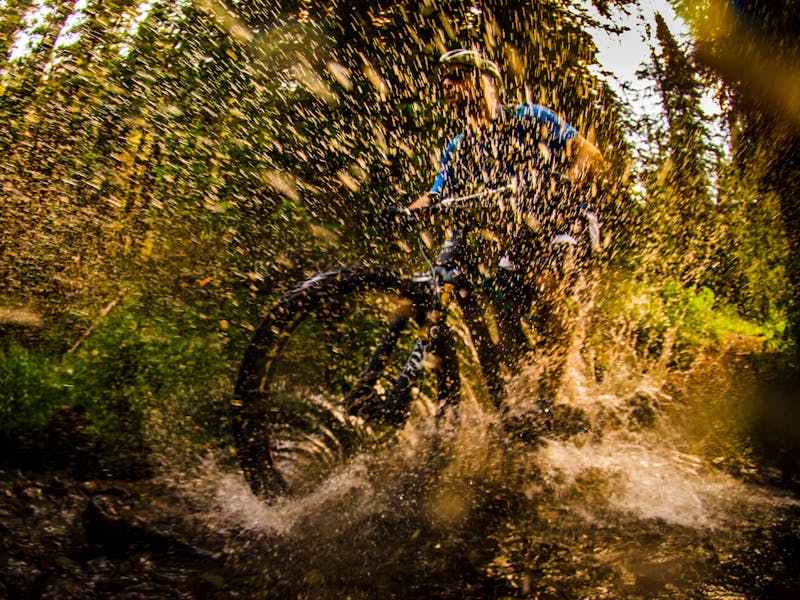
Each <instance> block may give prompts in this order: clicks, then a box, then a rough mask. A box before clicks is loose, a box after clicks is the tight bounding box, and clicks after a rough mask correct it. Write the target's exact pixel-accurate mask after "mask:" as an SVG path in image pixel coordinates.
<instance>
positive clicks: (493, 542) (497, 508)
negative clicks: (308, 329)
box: [187, 356, 800, 598]
mask: <svg viewBox="0 0 800 600" xmlns="http://www.w3.org/2000/svg"><path fill="white" fill-rule="evenodd" d="M576 363H577V359H576V357H575V356H573V357H572V359H571V365H572V366H571V368H570V373H569V374H568V377H567V379H568V383H567V385H565V389H566V392H565V393H564V397H563V398H562V402H563V403H565V404H568V405H571V406H573V407H574V408H576V409H578V408H579V409H580V410H581V411H583V412H584V413H585V414H586V415H587V420H588V421H589V422H590V424H591V425H590V426H589V427H588V429H587V430H584V431H582V432H580V433H578V434H575V435H568V436H563V435H559V434H558V433H557V432H554V434H553V436H552V437H551V438H549V439H547V440H545V441H543V442H542V443H538V444H529V443H521V442H515V441H510V440H508V439H506V437H505V436H504V435H503V434H502V428H501V427H500V425H499V422H498V418H497V415H496V414H494V413H493V412H487V411H485V410H483V409H482V408H481V405H480V403H479V402H478V401H477V400H476V398H475V397H474V396H473V397H468V398H467V399H466V400H465V401H464V402H463V403H462V405H461V407H460V411H459V414H458V415H457V416H453V417H452V418H451V419H449V420H446V423H443V424H440V427H438V428H433V427H432V426H431V423H430V421H429V420H426V419H425V418H422V419H421V420H420V421H419V422H417V421H414V420H412V422H411V423H409V425H407V426H406V428H405V429H404V431H403V432H402V434H401V435H400V436H399V438H398V440H397V443H396V444H394V445H390V446H388V447H385V448H380V449H378V450H375V451H372V452H368V453H364V454H362V455H360V456H358V457H357V458H356V459H354V460H353V461H352V462H351V463H350V464H348V465H347V466H346V467H344V468H343V469H342V470H341V471H339V472H338V473H336V474H335V475H334V476H333V477H331V478H330V479H329V480H328V481H327V482H325V484H324V485H323V486H321V487H320V488H319V489H318V490H316V491H315V492H314V493H312V494H310V495H308V496H305V497H301V498H287V499H281V500H279V501H277V502H275V503H273V504H271V505H267V504H264V503H263V502H262V501H260V500H258V499H256V498H255V497H254V496H253V495H252V494H251V493H250V491H249V489H248V488H247V486H246V484H245V483H244V480H243V479H242V477H241V476H240V475H238V474H233V473H230V472H228V471H226V470H225V469H224V468H222V467H220V466H219V464H218V463H217V462H216V461H214V460H212V459H209V460H207V461H206V462H205V463H204V465H203V467H202V469H201V471H203V474H202V475H201V476H200V477H199V479H196V480H193V481H191V482H189V483H187V487H188V491H189V492H190V493H191V494H193V495H194V496H195V498H197V499H198V503H199V502H200V500H199V499H200V498H203V500H202V503H203V504H204V506H205V511H206V512H207V519H208V521H209V522H213V523H216V525H217V526H220V527H223V528H224V529H226V530H227V531H229V532H230V534H229V535H230V542H229V544H228V546H227V550H226V552H227V553H228V559H229V561H230V563H231V565H233V566H234V567H235V568H236V569H237V570H242V571H244V572H246V573H249V577H250V582H251V584H252V585H253V586H255V587H258V588H262V589H264V590H268V591H265V592H264V594H263V597H285V595H287V594H289V595H297V596H300V597H321V598H327V597H330V598H334V597H345V596H349V597H354V598H361V597H363V598H372V597H392V596H396V597H459V598H464V597H483V596H484V595H485V594H487V593H489V594H495V595H502V594H506V593H511V594H517V595H522V596H530V597H542V598H548V597H564V595H566V596H569V597H592V598H594V597H598V598H600V597H607V598H615V597H714V598H739V597H749V594H751V593H753V590H754V589H756V588H755V587H754V586H755V585H756V582H755V580H752V581H751V580H750V579H748V577H749V578H753V577H755V575H754V573H756V572H757V569H758V568H762V569H767V570H769V569H772V570H773V571H774V572H780V570H781V569H782V568H783V566H782V565H784V564H785V563H786V562H787V561H788V560H789V559H787V558H785V557H784V555H785V553H786V549H785V548H784V547H783V546H782V545H781V544H782V543H784V542H780V540H778V538H779V537H780V536H785V537H787V539H792V536H793V535H796V534H797V531H796V527H795V529H794V530H793V529H792V527H793V526H792V525H791V520H790V518H789V517H790V516H791V515H792V514H796V513H797V512H798V508H800V505H798V503H797V502H796V501H795V500H793V499H791V498H789V497H787V496H784V495H782V494H780V493H778V492H776V491H773V490H770V489H768V488H765V487H760V486H756V485H753V484H749V483H746V482H744V481H742V480H741V479H739V478H736V477H734V476H733V475H731V474H729V473H726V472H723V471H722V470H720V469H718V468H717V467H716V466H715V464H714V462H713V461H712V460H709V458H708V457H704V456H702V455H699V454H693V453H691V452H690V451H688V450H689V449H688V448H686V447H685V446H686V444H685V442H683V443H682V442H681V439H682V438H681V437H680V436H679V435H677V433H679V432H676V430H675V426H674V423H672V422H671V421H670V411H669V410H668V409H667V407H666V403H667V402H668V399H665V398H666V397H665V396H664V394H663V392H662V397H661V398H660V399H658V400H657V401H653V400H652V398H651V399H650V404H651V405H652V406H654V407H655V408H654V409H653V410H654V413H655V414H656V420H655V421H654V422H653V421H650V420H647V419H644V420H643V419H642V418H641V414H638V413H637V409H638V410H639V412H641V409H642V406H643V405H646V403H645V402H644V401H643V400H642V397H645V396H646V394H643V393H642V390H647V391H648V393H649V394H654V393H656V392H657V387H658V386H657V384H656V383H654V381H653V380H652V378H651V379H647V378H644V377H642V376H639V381H638V386H634V385H633V383H632V382H630V381H628V382H627V383H626V385H625V386H622V387H621V388H620V389H624V392H625V395H615V394H614V393H612V390H610V389H609V385H610V384H609V383H608V382H606V383H604V384H599V383H594V382H587V381H586V379H585V378H583V377H582V375H581V373H580V372H577V371H576ZM614 385H616V386H619V381H616V382H615V383H614ZM634 387H638V390H639V393H640V397H639V403H638V404H637V403H632V402H631V401H630V397H629V396H628V395H627V394H628V392H629V390H630V389H631V388H634ZM689 391H691V390H689ZM517 400H520V399H517ZM643 403H644V404H643ZM651 408H652V407H651ZM637 414H638V416H637ZM648 414H649V413H648ZM609 415H614V417H615V418H610V417H609ZM637 418H638V419H639V420H638V421H637V420H636V419H637ZM625 421H627V425H631V424H634V425H637V426H636V427H632V426H626V425H625V424H624V422H625ZM642 422H644V423H646V424H647V426H641V423H642ZM621 423H623V424H621ZM765 532H766V533H767V535H764V534H765ZM781 539H782V538H781ZM776 540H777V541H776ZM753 552H755V553H756V555H757V557H758V558H757V559H756V560H755V562H753V561H751V562H750V563H748V561H750V558H749V557H750V556H751V553H753ZM790 558H791V557H790ZM781 561H783V562H781ZM760 589H761V590H763V589H764V588H763V587H762V588H760Z"/></svg>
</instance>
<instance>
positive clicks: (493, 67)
mask: <svg viewBox="0 0 800 600" xmlns="http://www.w3.org/2000/svg"><path fill="white" fill-rule="evenodd" d="M439 65H441V66H442V67H446V66H448V65H464V66H466V67H472V68H475V69H478V70H479V71H481V72H483V73H488V74H489V75H491V76H492V77H494V78H495V79H496V80H497V81H498V82H500V81H501V80H502V79H503V77H502V75H500V68H499V67H498V66H497V63H495V62H493V61H491V60H489V59H488V58H486V57H485V56H483V55H482V54H481V53H480V52H478V51H476V50H466V49H464V48H458V49H456V50H450V51H448V52H445V53H444V54H442V55H441V56H440V57H439Z"/></svg>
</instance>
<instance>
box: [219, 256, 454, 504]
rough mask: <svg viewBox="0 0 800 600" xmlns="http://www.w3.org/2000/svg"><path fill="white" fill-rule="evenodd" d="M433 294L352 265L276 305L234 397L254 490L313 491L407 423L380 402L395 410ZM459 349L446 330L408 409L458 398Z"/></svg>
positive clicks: (241, 452)
mask: <svg viewBox="0 0 800 600" xmlns="http://www.w3.org/2000/svg"><path fill="white" fill-rule="evenodd" d="M427 300H428V288H427V286H426V285H425V284H424V283H417V282H412V281H409V280H404V279H401V278H399V277H397V276H396V275H394V274H393V273H391V272H390V271H387V270H385V269H381V268H378V267H346V268H343V269H338V270H335V271H330V272H327V273H323V274H321V275H317V276H316V277H313V278H311V279H309V280H307V281H305V282H303V283H302V284H301V285H299V286H298V287H297V288H295V289H294V290H292V291H291V292H290V293H289V294H287V295H286V296H285V297H284V298H283V299H282V300H280V301H279V302H278V303H277V304H276V305H275V306H274V307H273V309H272V310H271V311H270V313H269V315H268V316H267V318H266V319H265V320H264V321H263V322H262V323H261V325H260V326H259V327H258V329H257V330H256V332H255V335H254V336H253V339H252V341H251V343H250V345H249V346H248V348H247V350H246V352H245V356H244V359H243V361H242V365H241V367H240V370H239V375H238V378H237V382H236V386H235V389H234V395H233V400H232V403H231V404H232V420H233V426H234V436H235V441H236V448H237V453H238V456H239V461H240V463H241V466H242V469H243V471H244V475H245V478H246V479H247V482H248V484H249V485H250V487H251V489H252V490H253V492H254V493H256V494H257V495H261V496H267V497H270V496H275V495H277V494H280V493H289V494H302V493H307V492H309V491H311V490H313V488H314V487H315V486H316V485H318V484H319V483H320V482H322V481H324V480H325V479H326V478H327V477H329V476H330V475H331V474H332V473H333V472H334V471H335V470H336V469H337V468H339V467H341V466H342V465H344V464H345V463H346V462H347V460H348V459H349V458H351V457H352V456H353V455H354V454H356V453H357V452H358V451H359V450H361V449H363V448H365V447H367V446H369V445H371V444H374V443H375V442H376V440H378V439H380V438H382V437H384V436H385V434H386V433H387V432H389V431H391V430H392V428H393V427H394V426H396V424H398V422H399V421H401V419H397V418H396V414H395V415H391V416H392V417H393V418H388V419H381V418H379V417H380V407H381V406H383V405H385V404H387V403H391V404H393V406H394V409H395V410H397V401H398V399H397V398H393V397H392V394H393V390H395V388H396V386H395V382H396V380H397V378H398V376H399V375H400V373H401V371H402V369H403V367H404V365H405V364H406V361H407V359H408V357H409V355H410V354H411V351H412V348H413V346H414V344H415V340H416V338H417V334H418V331H419V327H418V325H419V323H420V322H421V321H422V320H424V318H425V304H426V302H427ZM453 348H454V344H453V343H452V338H450V337H449V332H448V334H445V335H440V336H439V338H438V341H437V344H436V347H435V355H434V356H433V357H432V360H431V361H430V362H432V363H435V364H436V366H437V367H438V368H437V369H436V376H435V377H433V376H423V377H422V378H420V379H418V380H416V381H414V382H413V386H412V387H411V389H410V391H409V392H407V393H408V395H409V396H410V397H409V398H407V399H406V400H405V405H404V406H402V407H401V408H402V410H403V412H404V413H405V412H407V408H408V406H407V405H408V403H409V402H411V401H414V400H421V401H428V402H431V403H438V402H440V401H443V400H444V401H453V400H454V399H455V398H456V397H457V395H458V385H459V384H458V368H457V361H456V358H455V354H454V350H453ZM426 372H427V371H426ZM389 400H391V401H390V402H388V401H389ZM367 415H370V416H367ZM376 415H377V417H378V418H375V417H376Z"/></svg>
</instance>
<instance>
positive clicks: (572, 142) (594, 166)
mask: <svg viewBox="0 0 800 600" xmlns="http://www.w3.org/2000/svg"><path fill="white" fill-rule="evenodd" d="M566 149H567V156H568V157H569V168H568V169H567V172H566V175H567V177H568V178H569V179H570V180H571V181H573V182H578V181H581V180H583V179H585V178H587V177H588V178H589V179H595V180H597V179H600V178H601V173H602V171H603V169H604V167H605V159H604V158H603V154H602V153H601V152H600V150H598V148H597V146H595V145H594V144H593V143H592V142H590V141H589V140H587V139H586V138H585V137H583V136H582V135H580V134H576V135H574V136H572V137H571V138H570V139H569V140H568V141H567V145H566Z"/></svg>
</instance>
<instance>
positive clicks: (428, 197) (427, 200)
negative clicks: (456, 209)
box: [408, 192, 438, 209]
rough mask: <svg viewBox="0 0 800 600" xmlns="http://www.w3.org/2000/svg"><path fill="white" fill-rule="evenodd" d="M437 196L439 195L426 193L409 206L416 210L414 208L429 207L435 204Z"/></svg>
mask: <svg viewBox="0 0 800 600" xmlns="http://www.w3.org/2000/svg"><path fill="white" fill-rule="evenodd" d="M437 196H438V194H436V193H435V192H425V193H424V194H422V196H420V197H419V198H417V199H416V200H414V202H412V203H411V204H409V205H408V208H411V209H414V208H422V207H423V206H429V205H430V204H433V203H434V202H435V198H436V197H437Z"/></svg>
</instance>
